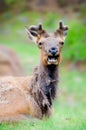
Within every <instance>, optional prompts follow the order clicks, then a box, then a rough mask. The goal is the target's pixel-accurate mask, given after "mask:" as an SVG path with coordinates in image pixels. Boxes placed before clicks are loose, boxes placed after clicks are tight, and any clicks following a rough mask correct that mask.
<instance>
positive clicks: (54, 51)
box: [49, 47, 57, 55]
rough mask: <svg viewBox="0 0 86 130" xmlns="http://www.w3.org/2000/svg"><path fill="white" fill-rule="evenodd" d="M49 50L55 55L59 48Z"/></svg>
mask: <svg viewBox="0 0 86 130" xmlns="http://www.w3.org/2000/svg"><path fill="white" fill-rule="evenodd" d="M49 52H50V53H51V54H52V55H55V54H56V53H57V48H55V47H52V48H51V49H50V50H49Z"/></svg>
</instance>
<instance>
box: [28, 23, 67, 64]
mask: <svg viewBox="0 0 86 130" xmlns="http://www.w3.org/2000/svg"><path fill="white" fill-rule="evenodd" d="M67 30H68V27H67V26H64V25H63V22H62V21H60V22H59V27H58V29H57V30H56V31H55V32H54V33H53V34H50V33H47V32H46V31H45V30H44V29H42V25H41V24H39V25H38V26H30V27H29V28H28V27H26V31H27V33H28V36H29V38H30V39H31V40H33V41H34V42H35V43H36V45H37V46H38V47H39V48H40V50H41V61H42V63H43V64H44V65H45V66H48V65H52V64H54V65H58V64H59V63H60V53H61V49H62V46H63V44H64V40H65V37H66V35H67Z"/></svg>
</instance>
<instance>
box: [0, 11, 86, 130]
mask: <svg viewBox="0 0 86 130" xmlns="http://www.w3.org/2000/svg"><path fill="white" fill-rule="evenodd" d="M32 16H33V17H32ZM6 17H7V18H6ZM57 17H58V18H57ZM62 17H63V16H62ZM62 17H61V16H58V14H56V13H55V14H52V13H48V14H46V15H44V14H43V15H42V16H41V14H38V13H34V12H33V13H31V12H29V13H23V14H20V15H19V16H14V17H11V14H9V15H6V16H5V15H4V16H2V18H1V20H2V22H1V26H0V27H1V29H0V43H2V44H3V45H5V46H7V47H10V48H12V49H13V50H15V51H16V53H17V54H18V56H19V58H20V61H21V62H22V64H23V67H24V69H25V71H26V72H27V74H31V73H32V69H33V67H34V66H35V65H36V64H38V63H39V56H38V54H39V50H38V48H37V47H36V45H34V44H33V43H31V41H29V40H28V37H27V34H26V32H25V30H24V26H25V25H31V24H36V23H38V21H40V20H41V21H43V23H44V27H45V28H47V30H50V31H54V30H55V29H56V27H57V19H62ZM56 18H57V19H56ZM63 20H64V21H65V23H69V26H70V31H69V33H68V37H67V40H66V43H65V45H64V48H63V58H64V59H66V60H67V59H72V60H76V61H77V60H79V58H81V60H83V59H85V54H86V50H85V44H84V43H85V42H83V40H85V37H84V36H85V35H84V34H85V32H86V28H84V26H82V24H81V21H77V20H76V19H75V20H70V21H68V22H67V19H66V18H65V17H64V18H63ZM50 27H51V28H50ZM76 27H77V28H78V30H77V29H75V28H76ZM79 27H80V28H79ZM74 29H75V30H74ZM73 30H74V31H73ZM81 42H83V45H82V43H81ZM75 43H76V44H75ZM78 44H79V45H78ZM80 53H81V54H80ZM59 73H60V82H59V85H58V86H59V87H58V97H57V98H56V101H55V102H54V112H53V114H52V116H51V117H50V118H49V119H45V118H44V119H43V120H41V121H40V120H36V119H30V120H28V121H22V122H19V123H6V124H4V123H3V124H0V130H85V129H86V100H85V97H86V96H85V95H86V94H85V92H86V73H85V72H79V71H78V70H67V69H66V67H63V66H61V67H60V72H59Z"/></svg>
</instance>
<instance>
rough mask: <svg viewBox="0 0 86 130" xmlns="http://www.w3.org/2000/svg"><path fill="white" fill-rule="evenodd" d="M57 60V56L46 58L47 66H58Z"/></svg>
mask: <svg viewBox="0 0 86 130" xmlns="http://www.w3.org/2000/svg"><path fill="white" fill-rule="evenodd" d="M58 58H59V55H55V56H48V59H47V62H48V65H50V64H55V65H57V64H58Z"/></svg>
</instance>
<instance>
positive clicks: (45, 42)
mask: <svg viewBox="0 0 86 130" xmlns="http://www.w3.org/2000/svg"><path fill="white" fill-rule="evenodd" d="M67 30H68V27H67V26H64V25H63V22H62V21H60V22H59V27H58V29H56V31H55V32H54V33H53V34H50V33H48V32H47V31H45V30H44V29H43V28H42V25H41V24H39V25H38V26H30V27H29V28H28V27H26V31H27V33H28V36H29V38H30V39H31V40H33V41H34V42H35V43H36V45H37V46H38V48H39V49H40V65H39V66H37V67H36V68H35V69H34V72H33V75H32V76H26V77H25V76H24V77H11V76H10V77H8V76H7V77H0V120H1V121H3V120H12V119H13V120H17V119H24V118H28V117H29V116H32V117H36V118H39V119H42V117H43V116H46V117H49V116H50V115H51V113H52V105H53V100H54V99H55V97H56V91H57V84H58V66H59V63H60V59H61V58H60V57H61V49H62V46H63V44H64V40H65V37H66V35H67Z"/></svg>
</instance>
